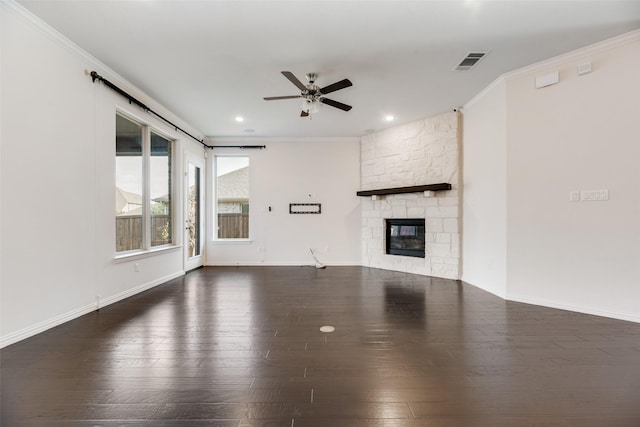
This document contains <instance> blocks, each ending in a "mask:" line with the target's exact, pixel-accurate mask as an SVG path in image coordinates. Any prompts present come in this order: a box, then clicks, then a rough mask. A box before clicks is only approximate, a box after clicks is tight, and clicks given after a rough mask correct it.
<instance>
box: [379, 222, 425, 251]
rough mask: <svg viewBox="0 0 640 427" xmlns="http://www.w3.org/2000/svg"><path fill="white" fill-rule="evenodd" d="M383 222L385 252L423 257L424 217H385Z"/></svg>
mask: <svg viewBox="0 0 640 427" xmlns="http://www.w3.org/2000/svg"><path fill="white" fill-rule="evenodd" d="M385 223H386V229H387V230H386V247H387V248H386V249H387V254H389V255H403V256H412V257H418V258H424V247H425V226H424V218H422V219H420V218H415V219H414V218H409V219H386V220H385Z"/></svg>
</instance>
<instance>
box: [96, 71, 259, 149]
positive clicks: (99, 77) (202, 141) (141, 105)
mask: <svg viewBox="0 0 640 427" xmlns="http://www.w3.org/2000/svg"><path fill="white" fill-rule="evenodd" d="M90 75H91V80H92V81H93V82H94V83H95V82H96V80H100V81H101V82H102V83H104V85H105V86H107V87H108V88H109V89H112V90H114V91H116V92H118V93H119V94H120V95H122V96H124V97H125V98H127V99H128V100H129V103H130V104H131V103H133V104H136V105H137V106H138V107H140V108H142V109H143V110H144V111H146V112H147V113H151V114H153V115H154V116H156V117H157V118H159V119H160V120H162V121H164V122H165V123H167V124H168V125H170V126H171V127H173V128H174V129H175V130H176V131H180V132H182V133H184V134H185V135H187V136H188V137H190V138H192V139H193V140H195V141H197V142H199V143H200V144H202V145H203V146H204V147H205V148H210V149H213V148H243V149H246V148H259V149H263V148H266V146H264V145H217V146H213V145H207V144H205V143H204V140H203V139H198V138H196V137H195V136H193V135H191V134H190V133H189V132H187V131H186V130H184V129H182V128H181V127H180V126H178V125H176V124H174V123H172V122H170V121H169V120H167V119H165V118H164V117H162V116H161V115H160V114H158V113H156V112H155V111H153V110H152V109H151V108H149V107H147V106H146V105H144V104H143V103H142V102H140V101H138V100H137V99H136V98H134V97H133V96H131V95H129V94H128V93H127V92H125V91H124V90H122V89H120V88H119V87H118V86H116V85H114V84H113V83H111V82H110V81H109V80H107V79H105V78H104V77H102V76H101V75H100V74H98V73H97V72H95V71H92V72H91V74H90Z"/></svg>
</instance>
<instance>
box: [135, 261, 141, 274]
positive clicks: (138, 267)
mask: <svg viewBox="0 0 640 427" xmlns="http://www.w3.org/2000/svg"><path fill="white" fill-rule="evenodd" d="M133 271H135V272H136V273H137V272H138V271H140V263H137V262H136V263H135V264H133Z"/></svg>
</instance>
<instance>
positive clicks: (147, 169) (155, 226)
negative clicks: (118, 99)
mask: <svg viewBox="0 0 640 427" xmlns="http://www.w3.org/2000/svg"><path fill="white" fill-rule="evenodd" d="M172 147H173V143H172V141H170V140H169V139H167V138H165V137H163V136H161V135H159V134H157V133H155V132H152V131H151V129H150V128H149V127H148V126H143V125H141V124H139V123H136V122H134V121H132V120H129V119H127V118H125V117H123V116H120V115H116V183H115V184H116V206H115V216H116V252H127V251H136V250H138V251H139V250H146V249H150V248H153V247H157V246H163V245H169V244H172V243H173V210H172V191H171V188H172V168H171V165H172Z"/></svg>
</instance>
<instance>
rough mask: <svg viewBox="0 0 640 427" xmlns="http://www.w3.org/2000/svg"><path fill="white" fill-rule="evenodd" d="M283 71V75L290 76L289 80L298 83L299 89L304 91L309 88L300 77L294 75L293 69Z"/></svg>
mask: <svg viewBox="0 0 640 427" xmlns="http://www.w3.org/2000/svg"><path fill="white" fill-rule="evenodd" d="M281 72H282V75H283V76H285V77H286V78H288V79H289V81H290V82H291V83H293V84H294V85H296V87H297V88H298V89H300V90H301V91H303V92H304V91H305V90H307V87H306V86H305V85H304V84H303V83H302V82H301V81H300V80H298V78H297V77H296V76H294V75H293V73H292V72H291V71H281Z"/></svg>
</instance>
